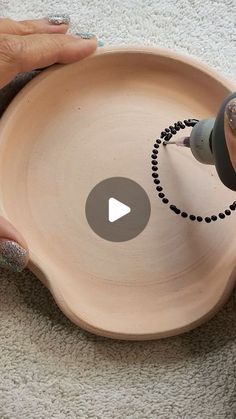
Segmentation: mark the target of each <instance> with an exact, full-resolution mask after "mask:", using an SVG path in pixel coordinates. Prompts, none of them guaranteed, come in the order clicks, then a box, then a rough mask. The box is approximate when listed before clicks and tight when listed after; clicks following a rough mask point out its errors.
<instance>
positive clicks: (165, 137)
mask: <svg viewBox="0 0 236 419" xmlns="http://www.w3.org/2000/svg"><path fill="white" fill-rule="evenodd" d="M197 122H198V119H185V120H184V121H178V122H176V123H175V124H174V125H170V126H169V127H168V128H166V129H165V130H164V131H162V132H161V135H160V138H158V139H157V140H156V141H155V144H154V146H153V150H152V155H151V162H152V177H153V181H154V184H155V187H156V190H157V192H158V197H159V198H160V199H161V200H162V202H163V204H169V199H168V198H167V197H166V195H165V193H164V191H163V187H162V186H161V183H160V179H159V174H158V153H159V147H160V145H161V144H163V142H164V141H165V142H168V141H170V139H171V138H172V137H173V135H175V134H176V133H177V132H178V131H179V130H181V129H185V127H194V126H195V125H196V123H197ZM169 208H170V210H171V211H173V212H174V213H175V214H177V215H180V216H181V217H183V218H189V219H190V220H191V221H198V222H199V223H201V222H202V221H205V222H206V223H211V222H212V221H217V220H223V219H224V218H226V217H227V216H229V215H230V214H231V213H232V211H235V210H236V201H234V202H233V203H232V204H230V205H229V207H228V208H226V210H224V211H223V212H220V213H219V214H218V215H210V216H208V217H202V216H200V215H194V214H188V213H187V212H185V211H182V210H181V209H180V208H177V206H176V205H174V204H170V205H169Z"/></svg>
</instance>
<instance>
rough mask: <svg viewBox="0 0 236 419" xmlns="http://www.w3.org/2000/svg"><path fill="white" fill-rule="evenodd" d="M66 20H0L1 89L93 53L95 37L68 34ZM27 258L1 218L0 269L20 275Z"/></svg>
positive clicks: (20, 242) (22, 243) (16, 235)
mask: <svg viewBox="0 0 236 419" xmlns="http://www.w3.org/2000/svg"><path fill="white" fill-rule="evenodd" d="M69 21H70V20H69V17H68V16H67V15H51V16H49V17H48V18H47V19H46V18H45V19H39V20H26V21H21V22H17V21H14V20H11V19H0V88H2V87H4V86H5V85H6V84H8V83H9V82H10V81H11V80H13V79H14V78H15V76H16V75H17V74H18V73H22V72H27V71H31V70H34V69H38V68H44V67H47V66H50V65H51V64H54V63H61V64H67V63H72V62H75V61H78V60H81V59H82V58H85V57H87V56H88V55H90V54H92V53H93V52H94V51H95V50H96V48H97V40H96V38H95V37H93V36H92V35H90V34H81V36H79V35H67V34H66V32H67V30H68V28H69ZM83 38H85V39H83ZM28 259H29V251H28V248H27V244H26V242H25V240H24V239H23V237H22V236H21V234H19V233H18V232H17V230H16V229H15V228H14V227H13V226H12V225H11V224H10V223H9V222H8V221H7V220H5V219H4V218H3V217H0V266H1V267H5V268H10V269H12V270H14V271H17V272H20V271H22V270H23V269H24V268H25V267H26V266H27V263H28Z"/></svg>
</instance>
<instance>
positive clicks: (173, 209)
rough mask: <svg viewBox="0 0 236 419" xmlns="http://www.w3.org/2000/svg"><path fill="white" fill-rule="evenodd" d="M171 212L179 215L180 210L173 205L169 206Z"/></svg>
mask: <svg viewBox="0 0 236 419" xmlns="http://www.w3.org/2000/svg"><path fill="white" fill-rule="evenodd" d="M170 209H171V211H173V212H175V214H180V212H181V211H180V209H179V208H177V207H176V206H175V205H170Z"/></svg>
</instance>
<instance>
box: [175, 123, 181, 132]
mask: <svg viewBox="0 0 236 419" xmlns="http://www.w3.org/2000/svg"><path fill="white" fill-rule="evenodd" d="M174 127H175V130H176V131H179V130H180V127H179V126H178V125H177V124H176V123H175V125H174Z"/></svg>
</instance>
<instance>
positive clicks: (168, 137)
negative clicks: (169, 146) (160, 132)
mask: <svg viewBox="0 0 236 419" xmlns="http://www.w3.org/2000/svg"><path fill="white" fill-rule="evenodd" d="M171 138H172V134H171V133H169V134H167V135H166V137H165V141H169V140H170V139H171Z"/></svg>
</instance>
